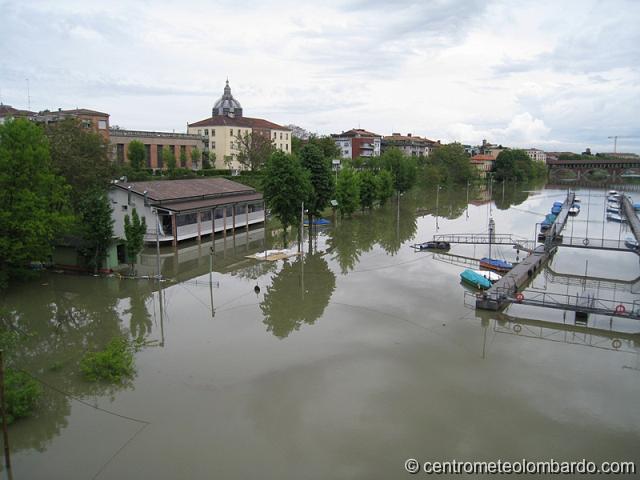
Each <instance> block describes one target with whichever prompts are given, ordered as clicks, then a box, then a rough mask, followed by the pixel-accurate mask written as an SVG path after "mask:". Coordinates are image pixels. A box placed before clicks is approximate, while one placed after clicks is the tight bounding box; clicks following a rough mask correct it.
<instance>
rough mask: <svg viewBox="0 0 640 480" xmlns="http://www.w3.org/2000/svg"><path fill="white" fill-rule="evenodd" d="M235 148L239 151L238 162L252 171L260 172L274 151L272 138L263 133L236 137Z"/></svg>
mask: <svg viewBox="0 0 640 480" xmlns="http://www.w3.org/2000/svg"><path fill="white" fill-rule="evenodd" d="M235 148H236V150H237V151H238V154H237V157H236V160H238V162H240V164H241V165H243V166H245V167H248V168H249V169H250V170H258V169H260V167H261V166H262V165H264V164H265V163H266V162H267V160H268V159H269V155H271V152H273V150H274V146H273V143H271V138H269V136H268V135H263V134H261V133H256V132H253V133H247V132H245V134H244V135H240V136H237V137H236V141H235Z"/></svg>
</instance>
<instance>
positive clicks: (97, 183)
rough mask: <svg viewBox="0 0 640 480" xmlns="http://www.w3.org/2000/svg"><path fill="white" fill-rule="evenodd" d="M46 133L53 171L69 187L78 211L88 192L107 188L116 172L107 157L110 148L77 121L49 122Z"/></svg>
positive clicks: (73, 204) (97, 135)
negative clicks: (62, 178)
mask: <svg viewBox="0 0 640 480" xmlns="http://www.w3.org/2000/svg"><path fill="white" fill-rule="evenodd" d="M45 133H46V135H47V138H48V140H49V149H50V152H51V164H52V166H53V169H54V172H55V173H56V174H58V175H60V176H62V177H64V179H65V180H66V182H67V183H68V184H69V185H70V186H71V193H72V195H71V205H72V207H73V209H74V211H75V212H78V210H79V206H80V203H81V202H82V199H83V198H84V196H85V194H86V193H87V192H91V191H93V190H94V189H96V188H98V189H104V190H106V189H107V188H108V187H109V182H110V181H111V179H112V178H113V174H114V170H115V169H114V165H113V163H112V162H111V160H110V159H109V155H108V148H109V145H108V143H107V142H106V140H104V138H102V136H100V135H99V134H97V133H95V132H91V131H89V130H87V129H85V128H83V127H82V125H81V124H80V122H79V121H78V120H77V119H67V120H63V121H61V122H56V123H52V124H50V125H48V126H47V128H46V130H45Z"/></svg>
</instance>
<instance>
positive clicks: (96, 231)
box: [79, 188, 113, 273]
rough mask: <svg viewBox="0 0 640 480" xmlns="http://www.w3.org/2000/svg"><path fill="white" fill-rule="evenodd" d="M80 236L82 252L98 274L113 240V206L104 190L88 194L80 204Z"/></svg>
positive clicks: (96, 190)
mask: <svg viewBox="0 0 640 480" xmlns="http://www.w3.org/2000/svg"><path fill="white" fill-rule="evenodd" d="M79 234H80V237H81V239H82V243H81V247H80V252H81V253H82V254H83V255H84V256H85V258H86V259H87V263H88V265H89V267H90V268H92V269H93V271H94V273H96V272H97V271H98V270H99V269H100V268H102V264H103V263H104V260H105V258H107V250H108V248H109V245H110V244H111V241H112V239H113V219H112V218H111V205H110V202H109V199H108V198H107V195H106V193H105V192H104V191H103V190H99V189H97V188H96V189H94V190H92V191H91V192H89V193H87V194H86V195H85V196H84V198H83V199H82V202H81V204H80V212H79Z"/></svg>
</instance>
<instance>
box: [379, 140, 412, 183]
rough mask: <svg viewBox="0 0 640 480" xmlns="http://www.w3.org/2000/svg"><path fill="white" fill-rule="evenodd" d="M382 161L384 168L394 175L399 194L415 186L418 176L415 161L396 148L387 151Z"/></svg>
mask: <svg viewBox="0 0 640 480" xmlns="http://www.w3.org/2000/svg"><path fill="white" fill-rule="evenodd" d="M381 160H382V164H383V165H384V167H385V168H386V169H387V170H389V171H390V172H391V173H392V175H393V182H394V187H395V189H396V190H397V191H398V192H406V191H407V190H409V189H410V188H411V187H412V186H413V184H414V183H415V181H416V176H417V166H416V161H415V159H413V158H412V157H408V156H406V155H404V154H403V153H402V151H400V150H399V149H397V148H395V147H394V148H390V149H388V150H386V151H385V152H384V153H383V154H382V158H381Z"/></svg>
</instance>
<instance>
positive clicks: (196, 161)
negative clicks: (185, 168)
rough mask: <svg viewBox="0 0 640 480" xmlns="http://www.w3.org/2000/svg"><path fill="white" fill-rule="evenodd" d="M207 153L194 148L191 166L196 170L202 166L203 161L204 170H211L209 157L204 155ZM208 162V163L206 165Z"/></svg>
mask: <svg viewBox="0 0 640 480" xmlns="http://www.w3.org/2000/svg"><path fill="white" fill-rule="evenodd" d="M204 153H205V152H201V151H200V149H199V148H198V147H193V148H192V149H191V165H192V166H193V167H194V168H198V165H200V160H201V159H202V168H210V167H209V165H210V164H209V156H208V155H204ZM205 162H206V163H205Z"/></svg>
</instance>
